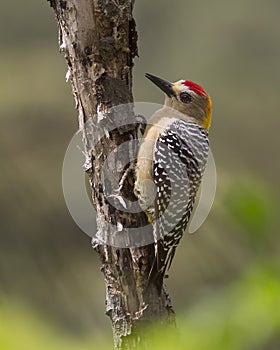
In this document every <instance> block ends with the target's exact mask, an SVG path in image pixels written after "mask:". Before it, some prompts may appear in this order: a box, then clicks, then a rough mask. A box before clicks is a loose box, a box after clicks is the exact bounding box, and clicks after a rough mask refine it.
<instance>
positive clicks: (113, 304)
mask: <svg viewBox="0 0 280 350" xmlns="http://www.w3.org/2000/svg"><path fill="white" fill-rule="evenodd" d="M49 1H50V3H51V6H52V7H53V9H54V11H55V14H56V19H57V23H58V31H59V46H60V50H61V51H62V52H64V54H65V58H66V61H67V64H68V73H67V77H68V78H70V80H71V84H72V90H73V95H74V98H75V102H76V108H77V109H78V113H79V127H80V129H81V130H82V131H83V141H84V146H85V156H86V162H85V169H86V171H87V173H88V175H89V180H90V184H91V188H92V198H93V202H94V205H95V207H96V211H97V227H98V233H97V235H96V236H95V238H94V239H93V244H94V247H95V248H96V250H97V252H98V254H99V255H100V258H101V263H102V268H101V269H102V271H103V273H104V277H105V287H106V314H107V315H108V316H109V317H110V319H111V321H112V328H113V336H114V344H115V349H135V348H138V347H139V346H140V345H141V346H145V343H146V332H145V329H146V327H145V326H149V325H150V323H152V322H154V321H155V320H159V321H160V323H163V324H174V316H173V310H172V306H171V303H170V299H169V297H168V294H167V293H166V291H165V290H164V289H163V290H162V291H161V292H160V293H158V291H157V289H156V287H155V286H154V285H152V284H151V285H147V280H148V275H149V272H150V270H151V267H152V264H153V263H154V245H153V244H149V245H145V244H146V242H147V240H146V238H145V237H144V236H142V233H143V232H144V231H143V230H142V228H143V227H144V226H145V224H147V222H146V217H145V215H143V213H138V214H137V213H136V214H132V213H129V212H127V211H125V210H123V209H124V208H123V207H122V208H120V203H123V201H124V200H125V201H126V202H127V204H126V206H128V207H129V206H130V202H129V200H133V199H134V198H133V189H132V187H133V178H132V174H133V173H132V172H130V171H127V178H126V180H125V182H124V185H123V188H122V193H121V195H122V196H123V198H124V200H120V199H119V196H112V193H117V192H118V187H119V180H120V178H121V176H122V175H123V174H124V173H125V169H127V162H128V160H127V154H126V153H124V152H123V151H121V150H119V148H120V147H119V146H120V145H121V144H123V143H124V142H126V141H131V140H136V139H137V131H136V128H135V124H134V122H135V120H134V113H133V104H132V102H133V96H132V66H133V58H134V57H135V56H136V55H137V33H136V29H135V22H134V19H133V16H132V9H133V4H134V1H133V0H110V1H109V0H103V1H101V0H67V1H62V0H49ZM122 104H125V105H124V106H123V107H122V108H121V109H119V108H118V109H116V108H114V106H118V105H122ZM112 107H113V108H112ZM120 110H121V113H120ZM96 140H98V142H97V141H96ZM129 152H130V153H131V154H130V155H129V157H131V158H134V157H135V154H136V152H137V142H135V143H132V147H130V150H129ZM104 169H105V170H104ZM104 171H105V175H104ZM110 195H111V197H112V198H113V199H112V200H113V202H112V201H109V200H108V198H109V197H110ZM128 209H129V208H128ZM132 227H134V228H135V227H136V228H139V230H138V234H136V235H135V237H133V239H135V240H137V244H133V242H131V237H130V236H129V235H127V230H128V229H129V228H132ZM144 234H145V235H146V234H152V233H151V232H147V229H146V228H145V232H144ZM98 237H100V239H98ZM116 240H118V242H119V241H120V240H121V242H122V244H120V246H119V247H118V246H116V245H117V244H115V242H116ZM109 242H112V244H109ZM141 242H143V244H141ZM135 245H137V246H136V247H135Z"/></svg>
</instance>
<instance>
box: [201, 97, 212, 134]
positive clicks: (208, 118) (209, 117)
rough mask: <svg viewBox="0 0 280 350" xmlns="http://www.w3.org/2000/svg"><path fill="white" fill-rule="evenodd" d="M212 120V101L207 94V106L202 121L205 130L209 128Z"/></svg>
mask: <svg viewBox="0 0 280 350" xmlns="http://www.w3.org/2000/svg"><path fill="white" fill-rule="evenodd" d="M211 120H212V101H211V98H210V96H208V101H207V106H206V117H205V119H204V121H203V127H204V129H206V130H209V128H210V125H211Z"/></svg>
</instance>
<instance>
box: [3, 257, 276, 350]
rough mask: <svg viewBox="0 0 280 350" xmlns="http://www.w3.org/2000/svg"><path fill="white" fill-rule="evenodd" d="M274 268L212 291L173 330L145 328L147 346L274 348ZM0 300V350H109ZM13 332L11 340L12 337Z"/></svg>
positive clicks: (104, 343) (102, 341)
mask: <svg viewBox="0 0 280 350" xmlns="http://www.w3.org/2000/svg"><path fill="white" fill-rule="evenodd" d="M279 273H280V266H279V265H278V266H277V265H273V264H271V263H268V264H265V265H263V266H258V267H255V268H253V269H250V270H248V271H247V272H246V273H244V274H243V275H242V276H241V278H240V279H239V280H238V281H237V282H234V283H232V284H231V285H229V286H227V287H225V288H223V289H222V290H220V291H219V292H217V293H210V294H209V295H208V296H207V297H204V298H202V299H201V300H200V301H199V302H198V303H197V304H196V305H194V306H193V307H191V308H190V309H189V310H188V311H187V313H186V314H185V315H184V314H182V313H181V314H179V316H178V325H179V331H178V333H177V331H176V333H175V334H174V332H173V331H169V332H166V329H165V330H164V332H165V333H164V335H163V334H162V333H161V332H162V329H161V328H158V329H157V328H155V329H152V330H148V333H149V332H150V333H151V335H150V336H149V337H150V338H152V339H150V342H149V348H151V349H155V350H156V349H162V350H164V349H166V350H168V349H175V348H176V349H178V350H180V349H182V350H188V349H190V350H196V349H197V350H202V349H207V350H220V349H221V350H222V349H227V350H243V349H244V350H249V349H252V350H253V349H254V350H255V349H266V350H269V349H271V350H272V349H275V350H276V349H278V347H277V346H278V345H279V341H280V298H279V295H280V281H279ZM2 300H3V296H2V297H1V298H0V319H2V320H5V321H4V322H1V327H0V348H1V349H5V350H17V349H22V350H25V349H26V350H27V349H28V350H33V349H34V350H35V349H42V350H45V349H46V350H47V349H52V350H55V349H60V350H63V349H81V350H82V349H84V350H86V349H104V350H105V349H111V344H110V336H108V335H107V334H104V335H103V338H102V337H101V334H99V336H98V337H96V336H95V337H93V336H89V335H88V336H79V337H78V336H76V337H75V336H70V335H69V334H65V333H63V332H60V333H59V332H58V329H57V328H56V329H55V328H54V327H53V325H50V323H49V322H47V321H46V320H45V319H44V318H43V320H42V319H41V318H40V316H39V315H38V314H37V315H36V314H33V313H32V312H31V311H30V310H29V309H26V308H25V307H23V306H22V305H21V304H19V303H18V302H17V301H15V300H11V299H10V298H8V299H7V298H4V300H5V302H4V303H3V302H2ZM14 334H16V335H17V336H16V337H15V336H14Z"/></svg>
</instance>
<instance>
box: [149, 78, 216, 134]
mask: <svg viewBox="0 0 280 350" xmlns="http://www.w3.org/2000/svg"><path fill="white" fill-rule="evenodd" d="M145 76H146V77H147V78H148V79H150V80H151V81H152V82H153V83H154V84H156V85H157V86H158V87H159V88H160V89H161V90H162V91H163V92H164V93H165V94H166V99H165V105H166V106H168V107H170V108H174V109H175V110H177V111H179V112H180V113H182V114H184V115H187V116H188V117H190V118H192V119H193V120H194V121H195V122H197V123H198V124H199V125H201V126H202V127H204V128H205V129H207V130H208V129H209V127H210V124H211V118H212V103H211V99H210V96H209V95H208V94H207V92H206V91H205V90H204V89H203V87H201V86H200V85H198V84H196V83H194V82H192V81H190V80H179V81H177V82H176V83H170V82H169V81H167V80H165V79H162V78H159V77H156V76H155V75H152V74H149V73H146V74H145Z"/></svg>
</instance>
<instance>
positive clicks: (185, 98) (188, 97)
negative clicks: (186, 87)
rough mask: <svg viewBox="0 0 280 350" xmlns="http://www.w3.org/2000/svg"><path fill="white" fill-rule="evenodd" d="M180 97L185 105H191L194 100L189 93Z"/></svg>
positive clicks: (183, 93)
mask: <svg viewBox="0 0 280 350" xmlns="http://www.w3.org/2000/svg"><path fill="white" fill-rule="evenodd" d="M179 97H180V100H181V102H183V103H190V102H191V100H192V96H191V95H190V94H188V93H187V92H182V93H181V94H180V96H179Z"/></svg>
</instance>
